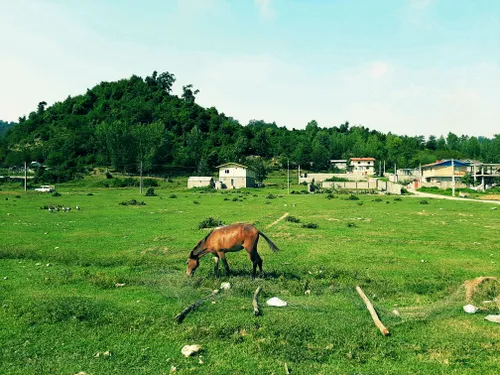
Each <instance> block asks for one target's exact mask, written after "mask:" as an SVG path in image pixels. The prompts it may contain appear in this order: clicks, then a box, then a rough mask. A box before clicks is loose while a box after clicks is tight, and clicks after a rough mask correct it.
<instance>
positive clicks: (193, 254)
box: [189, 229, 214, 258]
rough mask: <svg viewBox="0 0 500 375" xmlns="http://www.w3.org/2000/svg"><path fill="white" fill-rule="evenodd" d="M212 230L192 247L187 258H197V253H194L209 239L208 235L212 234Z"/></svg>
mask: <svg viewBox="0 0 500 375" xmlns="http://www.w3.org/2000/svg"><path fill="white" fill-rule="evenodd" d="M213 231H214V230H213V229H212V230H211V231H210V232H209V233H208V234H207V235H206V236H205V238H203V239H201V240H199V241H198V243H197V244H196V246H195V247H194V249H193V250H192V251H191V253H190V254H189V257H190V258H194V257H195V256H198V255H199V253H197V252H196V251H197V250H199V249H200V245H201V244H202V243H204V242H205V241H206V240H208V237H210V235H211V234H212V232H213Z"/></svg>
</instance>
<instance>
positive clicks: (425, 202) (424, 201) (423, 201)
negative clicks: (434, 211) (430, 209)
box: [418, 199, 429, 204]
mask: <svg viewBox="0 0 500 375" xmlns="http://www.w3.org/2000/svg"><path fill="white" fill-rule="evenodd" d="M418 203H420V204H429V202H427V201H426V200H425V199H423V200H421V201H420V202H418Z"/></svg>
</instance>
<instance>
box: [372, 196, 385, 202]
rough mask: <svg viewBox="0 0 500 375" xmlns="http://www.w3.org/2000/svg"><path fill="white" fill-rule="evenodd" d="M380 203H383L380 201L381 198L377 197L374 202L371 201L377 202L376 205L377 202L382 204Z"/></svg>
mask: <svg viewBox="0 0 500 375" xmlns="http://www.w3.org/2000/svg"><path fill="white" fill-rule="evenodd" d="M382 201H383V199H382V198H380V197H377V198H375V199H374V200H372V202H377V203H378V202H382Z"/></svg>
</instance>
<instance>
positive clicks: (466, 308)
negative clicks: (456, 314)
mask: <svg viewBox="0 0 500 375" xmlns="http://www.w3.org/2000/svg"><path fill="white" fill-rule="evenodd" d="M477 310H478V308H477V307H476V306H474V305H471V304H469V305H465V306H464V311H465V312H466V313H467V314H475V313H476V312H477Z"/></svg>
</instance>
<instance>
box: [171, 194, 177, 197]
mask: <svg viewBox="0 0 500 375" xmlns="http://www.w3.org/2000/svg"><path fill="white" fill-rule="evenodd" d="M169 198H177V195H175V194H170V195H169Z"/></svg>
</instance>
